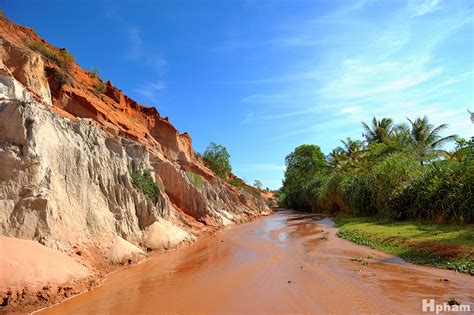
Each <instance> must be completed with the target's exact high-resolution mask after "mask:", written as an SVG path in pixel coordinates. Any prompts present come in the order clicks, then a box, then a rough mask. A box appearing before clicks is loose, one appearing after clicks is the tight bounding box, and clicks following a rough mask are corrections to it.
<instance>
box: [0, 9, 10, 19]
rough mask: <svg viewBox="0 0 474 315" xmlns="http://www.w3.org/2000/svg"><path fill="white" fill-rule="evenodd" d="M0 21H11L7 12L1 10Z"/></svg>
mask: <svg viewBox="0 0 474 315" xmlns="http://www.w3.org/2000/svg"><path fill="white" fill-rule="evenodd" d="M0 19H2V20H5V21H9V20H8V17H7V16H6V14H5V12H3V10H0Z"/></svg>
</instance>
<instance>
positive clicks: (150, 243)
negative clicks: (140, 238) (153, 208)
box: [144, 219, 194, 249]
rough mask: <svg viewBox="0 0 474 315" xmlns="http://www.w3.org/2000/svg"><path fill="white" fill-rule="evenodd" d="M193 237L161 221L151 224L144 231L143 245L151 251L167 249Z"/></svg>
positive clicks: (167, 222)
mask: <svg viewBox="0 0 474 315" xmlns="http://www.w3.org/2000/svg"><path fill="white" fill-rule="evenodd" d="M193 238H194V236H192V235H191V234H189V233H188V232H186V231H184V230H183V229H181V228H180V227H178V226H176V225H174V224H172V223H171V222H169V221H167V220H163V219H158V221H156V222H154V223H153V224H151V225H150V226H149V227H148V228H147V229H146V231H145V235H144V241H145V245H146V246H147V247H148V248H151V249H169V248H172V247H173V246H176V245H178V244H179V243H180V242H182V241H184V240H186V239H193Z"/></svg>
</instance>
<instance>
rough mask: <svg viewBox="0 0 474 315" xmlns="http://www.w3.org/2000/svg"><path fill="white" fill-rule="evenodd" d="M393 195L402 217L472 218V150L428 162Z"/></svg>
mask: <svg viewBox="0 0 474 315" xmlns="http://www.w3.org/2000/svg"><path fill="white" fill-rule="evenodd" d="M426 169H427V171H426V172H425V173H424V174H423V175H422V176H419V177H418V178H416V180H415V181H414V182H412V183H411V185H409V186H407V187H406V188H405V189H404V190H403V191H402V192H401V194H400V195H399V196H398V197H397V198H396V200H395V202H396V204H398V205H399V208H400V210H401V211H402V215H403V218H417V219H421V218H426V219H429V220H431V221H434V222H461V223H469V222H474V207H473V206H472V205H473V204H474V197H473V192H474V154H472V153H469V154H468V155H467V156H466V158H464V159H463V160H461V161H457V160H442V161H437V162H435V163H433V164H430V165H428V166H427V167H426Z"/></svg>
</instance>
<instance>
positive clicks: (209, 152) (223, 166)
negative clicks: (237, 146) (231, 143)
mask: <svg viewBox="0 0 474 315" xmlns="http://www.w3.org/2000/svg"><path fill="white" fill-rule="evenodd" d="M229 158H230V154H229V153H228V152H227V149H226V148H225V147H224V146H222V145H220V144H216V143H214V142H211V143H209V145H208V146H207V148H206V150H205V151H204V154H203V159H204V164H205V165H206V166H207V167H209V168H210V169H211V170H212V171H213V172H214V173H215V174H216V175H217V176H219V177H221V178H226V177H227V174H229V173H230V172H231V171H232V167H231V166H230V162H229Z"/></svg>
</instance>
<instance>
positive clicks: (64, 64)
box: [25, 41, 76, 71]
mask: <svg viewBox="0 0 474 315" xmlns="http://www.w3.org/2000/svg"><path fill="white" fill-rule="evenodd" d="M25 44H26V46H27V47H28V48H30V49H31V50H33V51H36V52H39V53H40V54H41V55H43V56H44V57H46V58H48V59H49V60H51V61H52V62H54V63H55V64H57V65H58V66H59V67H61V68H63V69H65V70H67V71H69V70H70V68H71V65H72V64H73V63H75V62H76V59H75V58H74V56H73V55H71V53H70V52H69V51H67V49H65V48H63V49H57V48H51V47H48V46H47V45H46V44H45V43H43V42H41V41H40V42H37V41H33V42H31V41H27V42H26V43H25Z"/></svg>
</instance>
